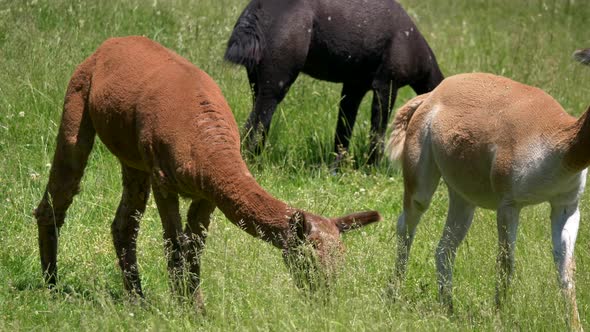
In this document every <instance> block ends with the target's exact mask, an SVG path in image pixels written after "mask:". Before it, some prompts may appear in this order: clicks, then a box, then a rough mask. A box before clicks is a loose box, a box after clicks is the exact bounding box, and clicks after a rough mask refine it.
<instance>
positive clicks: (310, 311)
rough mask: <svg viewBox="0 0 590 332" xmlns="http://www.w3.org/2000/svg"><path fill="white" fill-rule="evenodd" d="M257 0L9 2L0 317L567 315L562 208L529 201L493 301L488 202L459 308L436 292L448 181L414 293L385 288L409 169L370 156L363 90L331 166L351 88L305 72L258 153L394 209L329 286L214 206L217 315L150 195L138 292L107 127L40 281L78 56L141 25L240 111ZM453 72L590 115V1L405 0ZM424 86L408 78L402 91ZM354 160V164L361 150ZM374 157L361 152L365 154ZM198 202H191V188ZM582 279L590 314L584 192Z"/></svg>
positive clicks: (211, 254) (178, 325) (162, 326)
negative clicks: (553, 232)
mask: <svg viewBox="0 0 590 332" xmlns="http://www.w3.org/2000/svg"><path fill="white" fill-rule="evenodd" d="M246 3H247V1H245V0H199V1H187V0H164V1H158V0H154V1H140V0H130V1H125V2H121V1H114V0H102V1H87V0H81V1H77V2H73V1H66V0H52V1H49V0H19V1H11V0H0V156H1V158H0V222H1V224H2V230H1V231H0V280H1V281H2V286H3V287H0V330H41V329H50V330H58V329H59V330H73V329H76V330H77V329H79V330H97V329H105V330H123V329H125V330H177V329H178V330H180V329H195V328H196V329H202V330H224V331H225V330H240V331H241V330H281V331H282V330H297V331H299V330H336V331H338V330H386V329H394V330H448V329H452V330H467V329H478V330H479V329H481V330H515V329H522V330H563V329H564V328H565V321H564V315H563V314H562V313H563V312H564V303H563V301H562V299H561V298H560V296H559V289H558V287H557V281H556V280H557V278H556V272H555V268H554V267H553V261H552V256H551V241H550V222H549V220H548V215H549V211H548V207H547V206H546V205H540V206H537V207H533V208H528V209H526V210H525V212H524V215H523V216H522V222H521V227H520V230H519V240H518V244H517V250H516V259H517V266H516V276H515V281H514V284H513V287H512V289H511V291H510V294H509V297H508V301H507V303H506V305H505V306H504V307H503V308H502V309H501V310H499V311H497V310H495V307H494V302H493V299H494V281H495V277H494V275H495V255H496V241H497V240H496V228H495V216H494V214H493V213H492V212H490V211H484V210H478V211H477V212H476V216H475V219H476V221H475V223H474V225H473V227H472V229H471V231H470V234H469V235H468V237H467V239H466V241H465V242H464V244H463V245H462V246H461V247H460V249H459V253H458V257H457V261H456V272H455V309H456V313H455V314H454V315H452V316H448V315H446V313H445V310H444V309H443V308H441V307H440V306H439V305H438V304H437V289H436V277H435V268H434V248H435V246H436V243H437V241H438V238H439V237H440V234H441V232H442V225H443V220H444V217H445V215H446V206H447V197H446V191H445V189H444V185H441V188H439V191H438V192H437V193H436V195H435V198H434V201H433V204H432V207H431V208H430V210H429V211H428V212H427V214H426V215H425V217H424V218H423V222H422V224H421V226H420V227H419V230H418V234H417V237H416V241H415V245H414V248H413V249H412V257H411V260H410V264H409V270H408V278H407V280H406V283H405V285H404V289H403V298H402V300H400V301H397V302H394V303H392V302H389V301H386V300H384V299H383V297H382V291H383V288H384V286H385V284H386V283H387V281H388V279H389V276H390V274H391V273H392V265H393V262H394V259H395V257H394V249H395V244H394V241H393V238H394V224H395V222H394V220H395V218H396V216H397V215H398V214H399V213H400V211H401V199H402V194H403V189H402V180H401V175H400V174H399V172H398V171H396V170H392V169H390V167H389V166H388V164H387V163H383V164H382V165H381V166H380V167H378V168H377V169H370V168H366V167H363V166H362V165H363V164H364V162H365V161H366V152H367V147H368V128H369V123H368V122H369V121H368V119H369V114H368V113H369V112H368V108H369V104H370V98H369V97H370V96H367V98H366V99H365V101H364V102H363V104H362V106H361V111H360V114H359V119H358V122H357V126H356V128H355V132H354V137H353V141H352V145H353V146H352V154H353V157H352V158H351V164H352V166H353V167H346V168H345V171H343V172H341V173H340V174H338V175H336V176H331V175H330V173H329V171H328V169H327V167H326V161H327V160H329V159H330V158H331V156H330V152H331V148H332V140H333V135H334V129H335V125H336V116H337V105H338V102H339V96H340V91H339V90H340V86H339V85H336V84H330V83H326V82H319V81H316V80H312V79H310V78H308V77H306V76H301V77H300V78H299V79H298V81H297V82H296V83H295V84H294V86H293V87H292V88H291V90H290V92H289V94H288V95H287V97H286V99H285V100H284V102H283V103H282V104H281V105H280V106H279V108H278V110H277V112H276V114H275V116H274V119H273V124H272V128H271V132H270V138H269V143H270V144H269V145H268V147H267V149H266V150H265V152H264V154H263V155H262V156H261V157H260V158H257V159H255V160H252V161H251V168H252V171H253V173H254V175H255V176H256V178H257V179H258V181H259V182H260V183H261V185H262V186H263V187H264V188H266V189H267V190H268V191H270V192H271V193H272V194H273V195H275V196H277V197H279V198H281V199H283V200H285V201H287V202H289V203H290V204H292V205H294V206H297V207H301V208H304V209H307V210H310V211H314V212H317V213H322V214H325V215H340V214H344V213H347V212H351V211H353V210H361V209H377V210H379V211H381V212H382V214H383V216H384V217H385V221H384V222H382V223H380V224H377V225H374V226H371V227H368V228H366V229H363V230H362V231H357V232H352V233H350V234H349V235H346V236H345V242H346V244H347V247H348V251H347V259H346V262H345V266H344V267H343V269H342V273H341V274H340V278H339V279H338V281H337V283H336V285H335V286H334V289H333V291H332V292H331V294H330V296H329V298H328V299H325V300H321V299H313V298H309V297H307V296H305V295H304V294H301V293H300V292H299V291H298V290H297V289H296V288H295V286H294V284H293V282H291V280H290V277H289V275H288V273H287V271H286V269H285V267H284V266H283V263H282V259H281V256H280V253H279V252H278V251H277V250H275V249H274V248H272V247H271V246H269V245H267V244H265V243H262V242H261V241H258V240H255V239H253V238H251V237H249V236H248V235H247V234H245V233H243V232H241V231H240V230H239V229H237V228H236V227H234V226H232V225H231V224H230V223H229V222H228V221H227V220H226V219H225V217H224V216H223V215H222V214H221V213H219V212H216V213H215V214H214V217H213V219H214V220H213V222H212V226H211V229H210V237H209V239H208V243H207V247H206V250H205V253H204V255H203V291H204V294H205V300H206V307H207V313H206V315H196V314H195V313H194V312H193V310H192V308H191V307H190V306H188V305H186V304H183V303H182V302H179V301H177V300H175V299H174V298H173V297H172V296H171V294H170V292H169V290H168V285H167V275H166V272H165V271H166V262H165V258H164V255H163V247H162V235H161V234H162V231H161V226H160V223H159V218H158V216H157V211H156V209H155V205H154V203H153V201H151V200H150V203H149V207H148V210H147V212H146V215H145V217H144V218H143V220H142V223H141V228H142V229H141V232H140V236H139V239H138V250H139V253H138V255H139V264H140V269H141V272H142V277H143V278H142V281H143V283H144V289H145V292H146V298H147V302H146V303H145V304H144V305H138V304H135V303H133V301H130V300H129V299H128V298H127V296H126V295H125V293H124V291H123V287H122V282H121V277H120V272H119V270H118V267H117V266H116V263H115V254H114V250H113V248H112V244H111V239H110V231H109V225H110V221H111V220H112V218H113V216H114V212H115V209H116V206H117V204H118V200H119V197H120V192H121V190H120V187H121V185H120V174H119V167H118V164H117V161H116V160H115V158H114V157H112V156H111V155H110V154H109V153H108V152H107V151H106V149H105V148H104V146H103V145H101V144H100V142H97V144H96V145H95V149H94V151H93V153H92V155H91V160H90V162H89V165H88V168H87V171H86V175H85V177H84V179H83V183H82V192H81V193H80V194H79V195H78V196H77V197H76V199H75V201H74V204H73V205H72V207H71V208H70V210H69V212H68V218H67V220H66V224H65V226H64V227H63V229H62V236H61V240H60V255H59V262H60V276H61V280H60V286H59V287H60V288H61V290H62V291H61V292H49V291H48V290H46V289H45V288H44V287H43V283H42V280H41V271H40V264H39V258H38V249H37V232H36V224H35V221H34V219H33V218H32V210H33V208H34V207H35V206H36V204H37V202H38V201H39V199H40V198H41V195H42V192H43V189H44V186H45V184H46V181H47V176H48V170H49V163H50V162H51V158H52V154H53V150H54V142H55V137H56V134H57V128H58V124H59V119H60V115H61V107H62V101H63V96H64V92H65V88H66V85H67V82H68V79H69V76H70V75H71V73H72V72H73V70H74V68H75V66H76V65H77V64H78V63H80V62H81V61H82V60H83V59H84V58H85V57H86V56H88V55H89V54H90V53H92V51H93V50H94V49H96V47H98V46H99V45H100V43H101V42H102V41H103V40H105V39H106V38H108V37H110V36H123V35H131V34H138V35H145V36H147V37H150V38H152V39H155V40H156V41H158V42H160V43H162V44H163V45H165V46H167V47H169V48H171V49H173V50H175V51H176V52H178V53H179V54H181V55H183V56H185V57H186V58H188V59H189V60H191V61H192V62H193V63H195V64H196V65H198V66H199V67H201V68H202V69H204V70H205V71H207V72H208V73H209V74H210V75H211V76H212V77H213V78H214V79H215V80H216V81H217V83H218V84H219V85H220V87H221V89H222V90H223V92H224V94H225V96H226V98H227V100H228V102H229V104H230V105H231V107H232V109H233V111H234V114H235V117H236V119H237V121H238V123H240V124H242V123H243V122H244V121H245V119H246V117H247V115H248V113H249V111H250V109H251V106H252V105H251V103H252V101H251V96H250V92H249V88H248V84H247V80H246V75H245V72H244V70H243V69H242V68H239V67H234V66H231V65H228V64H226V63H224V62H223V61H222V55H223V52H224V47H225V43H226V41H227V39H228V37H229V34H230V32H231V29H232V27H233V24H234V22H235V20H236V19H237V17H238V15H239V13H240V11H241V9H242V8H243V7H244V6H245V5H246ZM402 3H403V5H404V6H405V8H406V9H407V10H408V12H409V13H410V14H411V16H412V17H413V18H414V20H415V21H416V22H417V24H418V26H419V28H420V30H421V31H422V32H423V34H424V35H425V36H426V38H427V40H428V41H429V43H430V45H431V46H432V48H433V49H434V51H435V53H436V55H437V57H438V60H439V63H440V64H441V66H442V69H443V71H444V73H445V74H446V75H451V74H454V73H460V72H470V71H486V72H493V73H497V74H502V75H506V76H509V77H512V78H514V79H516V80H519V81H522V82H525V83H528V84H531V85H535V86H538V87H540V88H542V89H544V90H546V91H547V92H549V93H550V94H551V95H553V96H554V97H555V98H556V99H557V100H558V101H560V102H561V103H562V105H564V107H565V108H566V109H567V110H568V111H569V112H570V113H571V114H574V115H579V114H580V113H581V112H582V111H583V110H584V109H585V107H586V105H587V104H588V103H589V102H590V100H588V98H587V94H586V91H587V87H588V77H590V71H588V70H587V68H583V67H581V66H579V65H576V64H575V63H574V62H573V61H572V60H571V57H570V54H571V53H572V51H573V50H574V49H576V48H580V47H588V46H589V45H588V44H589V42H590V40H589V39H588V33H587V31H588V27H587V24H588V21H587V18H588V17H590V6H588V5H587V4H586V3H585V2H584V1H579V0H576V1H574V0H568V1H566V0H553V1H541V0H534V1H533V0H522V1H509V0H497V1H486V0H449V1H434V0H428V1H410V0H405V1H402ZM411 96H413V92H412V91H411V90H409V89H407V88H406V89H402V90H401V91H400V93H399V96H398V101H397V104H398V105H399V104H400V103H402V102H403V101H405V100H407V99H408V98H410V97H411ZM354 164H356V165H354ZM359 165H360V168H359V167H358V166H359ZM185 205H186V204H185ZM581 210H582V224H581V229H580V234H579V237H578V246H577V248H576V255H577V268H578V269H577V272H576V277H577V288H578V303H579V306H580V314H581V316H582V320H583V324H584V326H585V327H586V328H587V329H588V328H590V327H589V326H590V245H589V243H590V227H588V223H587V222H586V220H588V216H590V209H588V195H585V196H584V197H583V200H582V204H581Z"/></svg>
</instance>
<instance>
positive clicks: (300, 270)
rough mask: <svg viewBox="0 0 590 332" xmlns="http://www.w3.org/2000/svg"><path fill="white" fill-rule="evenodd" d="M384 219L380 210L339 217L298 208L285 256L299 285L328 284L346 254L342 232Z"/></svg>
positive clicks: (291, 223)
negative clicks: (312, 212)
mask: <svg viewBox="0 0 590 332" xmlns="http://www.w3.org/2000/svg"><path fill="white" fill-rule="evenodd" d="M380 220H381V216H380V215H379V213H378V212H376V211H367V212H357V213H353V214H350V215H347V216H344V217H339V218H326V217H322V216H317V215H314V214H311V213H308V212H304V211H299V210H298V211H295V213H293V215H292V216H291V218H290V220H289V230H290V232H289V236H288V239H287V243H286V247H285V249H284V252H283V258H284V259H285V263H286V264H287V266H288V268H289V271H290V272H291V274H292V275H293V277H294V279H295V282H296V283H297V286H299V287H300V288H309V289H311V290H315V289H317V288H318V286H321V285H326V284H328V283H329V281H330V279H331V277H332V276H333V275H334V272H335V270H336V268H337V267H338V265H339V263H340V261H341V259H342V254H343V253H344V244H343V243H342V240H341V239H340V234H341V233H344V232H346V231H349V230H352V229H356V228H360V227H362V226H366V225H368V224H370V223H373V222H376V221H380Z"/></svg>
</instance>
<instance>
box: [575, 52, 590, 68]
mask: <svg viewBox="0 0 590 332" xmlns="http://www.w3.org/2000/svg"><path fill="white" fill-rule="evenodd" d="M573 57H574V59H576V61H578V62H580V63H582V64H584V65H590V48H586V49H583V50H577V51H575V52H574V54H573Z"/></svg>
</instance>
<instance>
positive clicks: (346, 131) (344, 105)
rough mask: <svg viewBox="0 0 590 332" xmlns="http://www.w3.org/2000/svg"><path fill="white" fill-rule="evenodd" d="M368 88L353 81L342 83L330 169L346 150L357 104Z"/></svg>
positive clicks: (337, 164) (335, 165)
mask: <svg viewBox="0 0 590 332" xmlns="http://www.w3.org/2000/svg"><path fill="white" fill-rule="evenodd" d="M367 90H368V88H365V87H363V86H359V85H358V84H355V83H344V84H343V86H342V94H341V97H340V109H339V110H338V123H337V125H336V137H335V139H334V152H335V153H336V159H335V161H334V163H333V164H332V169H334V170H336V169H338V166H339V164H340V161H341V160H342V158H343V157H344V154H345V153H346V152H348V149H349V146H350V137H351V135H352V128H353V127H354V123H355V121H356V115H357V114H358V109H359V105H360V104H361V101H362V100H363V96H364V95H365V93H367Z"/></svg>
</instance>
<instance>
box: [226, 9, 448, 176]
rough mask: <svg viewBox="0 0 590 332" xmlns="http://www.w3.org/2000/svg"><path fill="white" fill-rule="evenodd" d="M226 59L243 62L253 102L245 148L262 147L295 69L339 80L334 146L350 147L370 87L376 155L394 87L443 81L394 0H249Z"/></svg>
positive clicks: (418, 87)
mask: <svg viewBox="0 0 590 332" xmlns="http://www.w3.org/2000/svg"><path fill="white" fill-rule="evenodd" d="M225 59H226V60H228V61H230V62H233V63H236V64H241V65H244V66H245V67H246V70H247V73H248V80H249V81H250V85H251V87H252V89H253V95H254V108H253V110H252V113H250V116H249V118H248V120H247V122H246V125H245V128H244V130H245V138H244V139H245V141H246V144H247V145H246V146H247V148H248V150H250V151H251V152H254V153H258V152H260V149H261V148H262V147H263V145H264V140H265V136H266V134H267V133H268V130H269V128H270V122H271V119H272V115H273V113H274V111H275V109H276V107H277V104H278V103H280V102H281V100H283V98H284V97H285V94H286V93H287V91H288V90H289V87H290V86H291V84H293V82H294V81H295V79H296V78H297V75H298V74H299V73H300V72H303V73H306V74H308V75H310V76H312V77H314V78H317V79H321V80H326V81H331V82H342V83H343V87H342V99H341V101H340V111H339V115H338V124H337V127H336V138H335V144H334V150H335V152H336V153H337V158H336V165H337V164H338V161H339V160H340V159H341V158H342V154H343V153H344V152H345V151H346V150H348V146H349V140H350V135H351V132H352V128H353V126H354V122H355V119H356V115H357V112H358V107H359V104H360V102H361V100H362V98H363V96H364V95H365V94H366V93H367V91H369V90H373V93H374V95H373V105H372V108H371V146H370V151H371V154H370V156H369V163H374V162H375V161H377V160H378V159H379V157H380V155H381V151H382V148H383V135H384V133H385V129H386V126H387V120H388V118H389V113H390V112H391V108H392V107H393V104H394V102H395V98H396V95H397V90H398V89H399V88H401V87H403V86H405V85H408V84H409V85H410V86H411V87H412V89H414V91H415V92H416V93H418V94H422V93H425V92H429V91H431V90H432V89H434V88H435V87H436V86H437V85H438V84H439V83H440V81H442V79H443V75H442V73H441V71H440V69H439V68H438V64H437V62H436V58H435V56H434V53H433V52H432V50H431V49H430V47H429V46H428V44H427V43H426V40H425V39H424V37H423V36H422V35H421V34H420V32H419V31H418V29H417V28H416V25H414V23H413V22H412V20H411V19H410V17H409V16H408V14H407V13H406V12H405V11H404V9H403V8H402V7H401V6H400V4H398V3H397V2H395V1H393V0H346V1H343V0H252V1H251V2H250V3H249V4H248V6H247V7H246V9H245V10H244V12H243V13H242V14H241V15H240V18H239V19H238V21H237V23H236V25H235V27H234V30H233V33H232V35H231V37H230V39H229V41H228V45H227V50H226V53H225Z"/></svg>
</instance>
